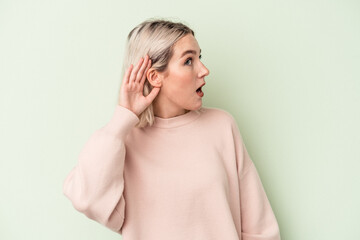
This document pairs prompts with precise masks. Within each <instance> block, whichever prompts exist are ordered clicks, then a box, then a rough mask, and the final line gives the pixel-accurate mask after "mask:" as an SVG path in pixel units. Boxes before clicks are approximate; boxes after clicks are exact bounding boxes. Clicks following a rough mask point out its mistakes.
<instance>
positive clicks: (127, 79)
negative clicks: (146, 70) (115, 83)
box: [123, 64, 133, 84]
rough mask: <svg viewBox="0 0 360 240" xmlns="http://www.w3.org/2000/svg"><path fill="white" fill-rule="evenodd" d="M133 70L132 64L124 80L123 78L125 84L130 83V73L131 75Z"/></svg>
mask: <svg viewBox="0 0 360 240" xmlns="http://www.w3.org/2000/svg"><path fill="white" fill-rule="evenodd" d="M132 69H133V65H132V64H130V66H129V67H128V69H127V70H126V73H125V75H124V78H123V83H126V84H127V83H129V76H130V73H131V70H132Z"/></svg>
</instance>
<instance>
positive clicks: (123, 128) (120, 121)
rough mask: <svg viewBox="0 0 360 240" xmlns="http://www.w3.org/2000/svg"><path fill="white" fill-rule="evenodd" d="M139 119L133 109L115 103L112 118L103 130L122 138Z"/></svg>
mask: <svg viewBox="0 0 360 240" xmlns="http://www.w3.org/2000/svg"><path fill="white" fill-rule="evenodd" d="M139 121H140V119H139V117H138V116H137V115H136V114H135V113H134V112H133V111H131V110H129V109H127V108H125V107H123V106H120V105H116V107H115V111H114V114H113V116H112V118H111V119H110V121H109V122H108V123H107V124H106V125H105V126H104V128H103V130H105V131H107V132H110V133H111V134H114V135H116V136H117V137H120V138H122V139H123V138H125V136H126V135H127V134H128V133H129V132H130V130H131V129H132V128H133V127H135V125H136V124H137V123H138V122H139Z"/></svg>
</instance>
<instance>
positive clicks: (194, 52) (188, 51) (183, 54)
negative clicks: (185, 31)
mask: <svg viewBox="0 0 360 240" xmlns="http://www.w3.org/2000/svg"><path fill="white" fill-rule="evenodd" d="M189 53H192V54H194V55H195V54H196V51H195V50H186V51H185V52H183V53H182V54H181V57H180V58H182V57H183V56H185V55H186V54H189ZM200 54H201V49H200Z"/></svg>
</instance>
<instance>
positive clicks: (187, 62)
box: [185, 57, 192, 65]
mask: <svg viewBox="0 0 360 240" xmlns="http://www.w3.org/2000/svg"><path fill="white" fill-rule="evenodd" d="M191 63H192V58H191V57H189V58H188V59H186V61H185V65H191Z"/></svg>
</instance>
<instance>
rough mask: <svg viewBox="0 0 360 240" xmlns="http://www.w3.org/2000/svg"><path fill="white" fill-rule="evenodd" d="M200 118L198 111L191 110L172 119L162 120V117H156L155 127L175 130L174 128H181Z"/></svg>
mask: <svg viewBox="0 0 360 240" xmlns="http://www.w3.org/2000/svg"><path fill="white" fill-rule="evenodd" d="M199 116H200V111H198V110H190V111H189V112H187V113H184V114H182V115H179V116H176V117H171V118H161V117H156V116H154V117H155V121H154V124H153V125H152V126H153V127H157V128H174V127H180V126H182V125H185V124H188V123H190V122H192V121H194V120H195V119H197V118H198V117H199Z"/></svg>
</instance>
